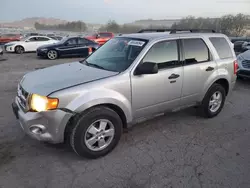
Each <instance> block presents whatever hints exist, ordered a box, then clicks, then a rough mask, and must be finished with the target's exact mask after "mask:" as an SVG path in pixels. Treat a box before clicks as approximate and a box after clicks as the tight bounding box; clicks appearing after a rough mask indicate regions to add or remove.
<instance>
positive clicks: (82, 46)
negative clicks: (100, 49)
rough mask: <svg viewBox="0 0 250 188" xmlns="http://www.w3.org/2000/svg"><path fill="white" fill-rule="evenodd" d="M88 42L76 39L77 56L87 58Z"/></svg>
mask: <svg viewBox="0 0 250 188" xmlns="http://www.w3.org/2000/svg"><path fill="white" fill-rule="evenodd" d="M88 44H89V41H88V40H86V39H84V38H78V49H77V55H81V56H84V57H87V56H88V55H89V51H88V50H89V49H88Z"/></svg>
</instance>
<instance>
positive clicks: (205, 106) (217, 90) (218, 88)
mask: <svg viewBox="0 0 250 188" xmlns="http://www.w3.org/2000/svg"><path fill="white" fill-rule="evenodd" d="M225 99H226V91H225V89H224V87H223V86H222V85H220V84H213V85H212V86H211V87H210V89H209V90H208V92H207V94H206V96H205V97H204V99H203V101H202V105H201V112H202V115H203V116H204V117H207V118H212V117H215V116H217V115H218V114H219V113H220V112H221V110H222V108H223V106H224V103H225Z"/></svg>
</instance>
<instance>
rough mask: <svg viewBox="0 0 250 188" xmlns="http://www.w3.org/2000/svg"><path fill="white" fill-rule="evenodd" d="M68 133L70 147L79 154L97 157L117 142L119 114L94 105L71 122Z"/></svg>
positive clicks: (119, 124) (119, 125)
mask: <svg viewBox="0 0 250 188" xmlns="http://www.w3.org/2000/svg"><path fill="white" fill-rule="evenodd" d="M73 124H74V125H73V127H72V131H71V133H70V144H71V147H72V149H73V150H74V151H75V152H76V153H77V154H78V155H80V156H82V157H86V158H92V159H94V158H98V157H101V156H104V155H106V154H108V153H109V152H110V151H112V150H113V149H114V148H115V146H116V145H117V144H118V142H119V140H120V138H121V134H122V121H121V119H120V117H119V115H118V114H117V113H116V112H115V111H113V110H112V109H110V108H107V107H95V108H92V109H90V110H89V111H88V112H86V113H85V114H83V115H82V116H81V117H80V118H78V120H76V122H75V123H73Z"/></svg>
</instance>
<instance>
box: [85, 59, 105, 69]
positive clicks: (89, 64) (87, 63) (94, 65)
mask: <svg viewBox="0 0 250 188" xmlns="http://www.w3.org/2000/svg"><path fill="white" fill-rule="evenodd" d="M84 62H85V64H86V65H87V66H91V67H96V68H98V69H103V70H106V69H105V68H104V67H102V66H100V65H97V64H94V63H89V62H88V61H84Z"/></svg>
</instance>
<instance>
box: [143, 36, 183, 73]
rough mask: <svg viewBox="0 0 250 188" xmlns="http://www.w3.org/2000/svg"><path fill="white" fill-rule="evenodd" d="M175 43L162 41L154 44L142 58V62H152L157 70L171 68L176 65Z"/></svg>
mask: <svg viewBox="0 0 250 188" xmlns="http://www.w3.org/2000/svg"><path fill="white" fill-rule="evenodd" d="M178 59H179V58H178V45H177V41H175V40H173V41H164V42H159V43H157V44H155V45H154V46H153V47H152V48H151V49H150V50H149V51H148V53H147V54H146V56H145V57H144V58H143V62H154V63H157V64H158V67H159V69H163V68H168V67H173V66H175V65H176V64H177V63H178Z"/></svg>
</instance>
